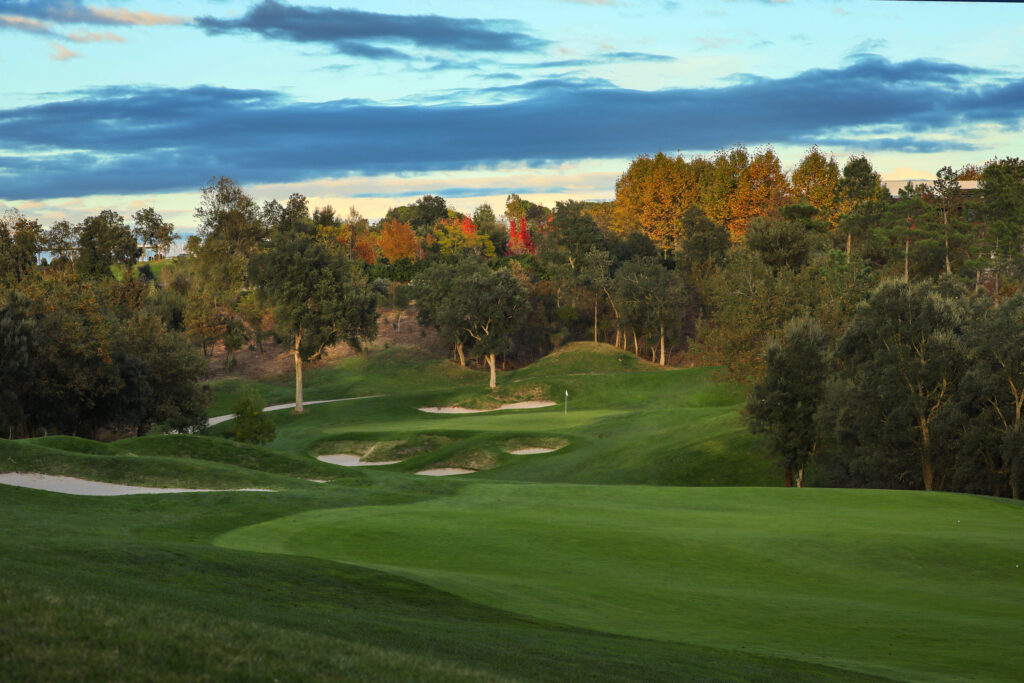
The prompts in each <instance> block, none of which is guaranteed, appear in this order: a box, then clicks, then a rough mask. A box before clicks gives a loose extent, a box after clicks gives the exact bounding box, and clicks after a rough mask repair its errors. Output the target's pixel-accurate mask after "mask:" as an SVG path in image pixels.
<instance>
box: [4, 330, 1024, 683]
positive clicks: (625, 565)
mask: <svg viewBox="0 0 1024 683" xmlns="http://www.w3.org/2000/svg"><path fill="white" fill-rule="evenodd" d="M712 373H713V370H712V369H708V368H699V369H668V370H664V369H660V368H657V367H656V366H653V365H651V364H648V363H642V362H639V361H637V360H636V359H635V358H632V359H631V358H630V357H628V356H627V355H625V354H623V353H622V352H621V351H619V350H615V349H612V348H610V347H607V346H601V345H594V344H573V345H570V346H568V347H566V348H564V349H562V350H560V351H559V352H557V353H555V354H552V355H551V356H549V357H547V358H545V359H543V360H541V361H538V362H537V363H534V364H533V365H530V366H527V367H525V368H522V369H519V370H516V371H512V372H508V373H503V375H502V380H503V384H502V386H501V387H500V388H499V390H498V391H497V392H490V391H488V390H487V389H486V384H485V383H483V382H481V381H480V379H481V375H480V374H479V373H476V372H473V371H470V370H465V369H462V368H459V367H458V366H456V365H454V364H452V363H443V362H437V361H433V360H429V359H424V358H422V357H421V356H417V355H415V354H411V353H409V352H408V351H403V350H391V351H383V352H379V353H375V354H371V355H367V356H354V357H350V358H347V359H343V360H341V361H339V362H337V363H335V364H333V365H330V366H326V367H323V368H320V369H318V370H316V371H314V372H310V385H311V386H312V387H314V389H312V390H311V392H310V398H311V399H313V400H325V399H331V398H344V397H354V396H362V397H365V398H364V399H362V400H358V401H338V402H333V403H321V404H311V405H310V406H309V407H308V409H307V410H306V411H305V412H304V413H303V414H295V413H293V412H292V411H288V410H279V411H274V412H270V413H267V415H268V417H269V419H271V420H272V421H273V422H274V424H275V426H276V430H277V432H276V439H275V440H274V441H273V442H271V443H270V444H267V445H266V446H253V445H245V444H241V443H237V442H234V441H232V440H229V439H224V438H218V435H224V434H225V433H226V432H227V430H228V429H229V428H230V427H231V421H230V420H229V421H227V422H225V423H222V424H218V425H215V426H213V427H211V428H209V429H207V430H206V433H205V435H203V436H194V435H162V436H146V437H141V438H128V439H122V440H119V441H115V442H113V443H109V444H107V443H100V442H96V441H90V440H86V439H81V438H75V437H68V436H50V437H44V438H37V439H22V440H16V441H6V440H5V441H0V473H2V472H21V473H34V474H35V475H50V476H53V477H74V478H79V479H87V480H90V481H94V482H104V484H101V485H99V486H104V487H109V486H110V485H122V486H133V487H135V486H143V487H146V486H148V487H154V486H155V487H162V488H165V487H170V488H189V489H271V490H272V492H262V493H252V492H245V491H220V492H205V493H193V494H189V495H181V496H178V495H153V496H128V497H125V498H97V497H92V496H72V495H64V494H60V493H49V492H45V491H31V490H28V489H21V488H16V487H7V486H2V485H0V513H2V514H3V516H4V518H5V519H7V520H8V521H9V523H10V524H11V528H13V529H16V530H17V531H18V533H9V534H3V535H0V629H3V628H6V629H7V630H6V631H4V632H3V638H2V639H0V646H3V647H0V671H11V672H14V673H13V674H12V676H11V677H12V678H16V679H17V678H31V677H34V678H46V679H49V680H80V679H82V678H91V679H110V678H118V677H122V678H132V679H140V680H144V679H167V678H180V679H190V680H191V679H195V678H200V677H203V676H207V677H212V678H246V679H252V678H264V679H277V680H314V679H321V680H334V679H339V678H340V679H356V680H438V681H447V680H488V681H491V680H505V679H510V680H530V681H533V680H553V681H563V680H578V679H581V678H587V679H594V680H619V681H633V680H645V681H646V680H666V681H667V680H695V679H696V680H729V681H766V680H771V681H775V680H785V681H801V680H806V681H822V680H840V681H848V680H868V679H872V678H874V677H880V678H884V679H897V680H916V681H935V680H949V681H952V680H965V679H968V680H969V679H974V680H984V681H1011V680H1016V679H1017V678H1018V675H1017V674H1018V672H1019V671H1021V670H1024V653H1022V651H1021V648H1020V647H1019V643H1020V642H1021V640H1022V639H1024V617H1022V616H1021V613H1022V610H1021V606H1022V605H1024V570H1022V569H1020V568H1018V567H1017V565H1018V564H1022V565H1024V556H1021V555H1020V538H1022V537H1024V506H1021V505H1020V504H1019V503H1018V502H1014V501H1008V500H1000V499H995V498H983V497H977V496H967V495H956V494H944V493H937V494H932V493H924V492H916V491H878V490H828V489H803V490H794V489H784V488H781V487H779V488H772V486H773V485H774V486H778V485H780V484H781V483H782V476H781V472H780V469H779V467H778V464H777V462H774V461H772V460H769V459H767V458H766V457H765V455H764V451H763V449H762V447H761V444H760V442H759V440H758V438H757V437H754V436H752V435H751V434H750V433H749V432H748V431H747V430H746V429H745V426H744V424H743V421H742V418H741V416H740V414H739V410H740V405H741V402H742V395H743V387H742V386H738V385H735V384H729V383H716V382H713V381H712ZM289 381H290V378H287V377H283V378H279V379H276V380H270V381H263V382H253V381H249V380H244V381H242V380H238V381H235V380H231V381H229V382H226V383H223V384H222V385H220V386H219V388H218V390H217V391H218V396H219V398H217V399H216V400H215V404H221V405H229V404H230V403H231V401H232V400H233V398H232V397H233V396H234V395H236V394H237V393H238V392H239V391H241V390H243V389H245V388H246V387H249V388H253V389H255V390H257V391H259V392H260V393H261V395H262V396H263V398H264V399H265V400H267V401H268V402H270V401H273V400H274V399H275V397H276V399H277V400H276V401H275V402H281V403H283V402H286V400H287V392H288V391H289V384H288V383H289ZM566 390H568V391H569V395H570V399H569V405H568V408H569V410H568V413H566V411H565V406H564V404H559V405H554V406H548V407H541V408H536V409H530V410H508V411H497V412H484V413H477V414H471V413H466V414H430V413H425V412H422V411H421V410H420V408H421V407H423V406H451V405H457V406H464V407H469V408H489V407H495V406H497V405H500V404H502V403H514V402H517V401H520V400H544V399H549V400H555V399H561V400H564V392H565V391H566ZM218 410H220V409H218V408H214V409H213V414H218ZM227 410H230V408H228V409H227ZM221 412H223V411H222V410H221ZM549 448H553V449H554V450H550V451H549V450H548V449H549ZM339 453H350V454H351V453H356V454H358V457H362V458H365V459H364V460H363V461H362V462H363V464H370V463H376V464H377V466H375V467H342V466H338V465H334V464H330V463H328V462H323V461H321V460H319V459H318V456H324V455H330V454H339ZM349 457H350V458H352V457H357V456H349ZM381 463H387V464H381ZM448 468H467V469H472V470H477V471H476V472H474V473H472V474H465V475H462V476H459V477H454V478H435V477H427V476H415V474H414V473H416V472H419V471H422V470H433V469H448ZM68 643H78V644H80V645H76V646H74V647H70V648H69V647H68V646H67V644H68ZM4 648H6V650H5V649H4Z"/></svg>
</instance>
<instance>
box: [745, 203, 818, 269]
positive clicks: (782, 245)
mask: <svg viewBox="0 0 1024 683" xmlns="http://www.w3.org/2000/svg"><path fill="white" fill-rule="evenodd" d="M743 240H744V242H745V243H746V245H747V247H748V248H750V249H751V250H752V251H755V252H757V253H758V254H759V255H760V256H761V260H762V261H764V262H765V264H767V265H768V266H770V267H771V268H772V269H773V270H774V271H776V272H778V271H779V269H780V268H789V269H791V270H793V271H799V270H800V269H801V268H803V267H804V266H805V265H807V262H808V260H809V259H810V256H811V249H812V246H813V240H812V235H811V233H809V232H808V231H807V229H806V228H804V227H803V226H802V225H800V224H799V223H796V222H794V221H787V220H780V219H773V218H765V217H762V216H758V217H757V218H755V219H754V220H752V221H751V222H750V224H749V225H748V226H747V232H746V234H745V235H744V236H743Z"/></svg>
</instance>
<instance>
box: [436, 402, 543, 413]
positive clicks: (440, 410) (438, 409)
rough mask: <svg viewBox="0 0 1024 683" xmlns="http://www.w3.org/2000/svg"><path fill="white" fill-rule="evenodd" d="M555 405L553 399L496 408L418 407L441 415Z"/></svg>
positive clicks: (507, 404) (508, 404) (510, 404)
mask: <svg viewBox="0 0 1024 683" xmlns="http://www.w3.org/2000/svg"><path fill="white" fill-rule="evenodd" d="M553 405H557V404H556V403H555V402H554V401H519V402H518V403H506V404H504V405H501V406H499V407H497V408H460V407H459V406H428V407H425V408H420V411H421V412H424V413H439V414H442V415H464V414H467V413H493V412H495V411H498V410H528V409H530V408H547V407H549V406H553Z"/></svg>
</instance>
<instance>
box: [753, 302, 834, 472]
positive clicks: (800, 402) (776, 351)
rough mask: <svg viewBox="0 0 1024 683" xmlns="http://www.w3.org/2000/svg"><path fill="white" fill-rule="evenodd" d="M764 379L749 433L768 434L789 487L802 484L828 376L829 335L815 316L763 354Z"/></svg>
mask: <svg viewBox="0 0 1024 683" xmlns="http://www.w3.org/2000/svg"><path fill="white" fill-rule="evenodd" d="M764 367H765V371H764V375H762V377H761V378H760V379H759V380H758V381H757V382H756V383H755V384H754V388H753V390H752V391H751V392H750V396H749V398H748V399H747V413H748V415H749V416H750V430H751V431H752V432H754V433H755V434H757V433H764V434H767V436H768V443H769V449H770V450H771V452H772V454H773V455H774V456H775V457H776V458H777V459H778V460H779V461H780V462H781V463H782V465H783V467H784V468H785V472H786V486H792V485H793V484H794V482H795V483H796V486H797V487H798V488H799V487H801V486H803V481H804V468H805V467H806V466H807V463H808V462H810V460H811V459H812V458H813V457H814V454H815V453H816V452H817V450H818V429H817V425H816V423H815V414H816V413H817V410H818V407H819V405H821V402H822V399H824V397H825V385H826V382H827V380H828V376H829V367H828V357H827V355H826V352H825V336H824V335H823V334H822V331H821V327H820V326H819V325H818V323H817V322H815V321H814V319H813V318H811V317H809V316H803V317H800V318H795V319H793V320H791V321H790V322H789V323H788V324H787V325H786V331H785V334H784V336H783V338H782V339H781V340H776V341H772V342H771V343H769V344H768V346H767V347H766V348H765V351H764Z"/></svg>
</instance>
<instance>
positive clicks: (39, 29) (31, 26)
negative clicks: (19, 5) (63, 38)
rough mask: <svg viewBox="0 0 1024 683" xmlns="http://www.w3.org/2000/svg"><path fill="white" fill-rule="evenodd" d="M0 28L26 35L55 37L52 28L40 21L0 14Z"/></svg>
mask: <svg viewBox="0 0 1024 683" xmlns="http://www.w3.org/2000/svg"><path fill="white" fill-rule="evenodd" d="M0 28H6V29H10V30H13V31H24V32H25V33H38V34H40V35H44V36H52V35H55V34H54V32H53V31H52V30H50V27H49V26H47V25H46V24H44V23H43V22H41V21H39V20H38V19H29V18H28V17H19V16H15V15H10V14H0Z"/></svg>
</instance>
